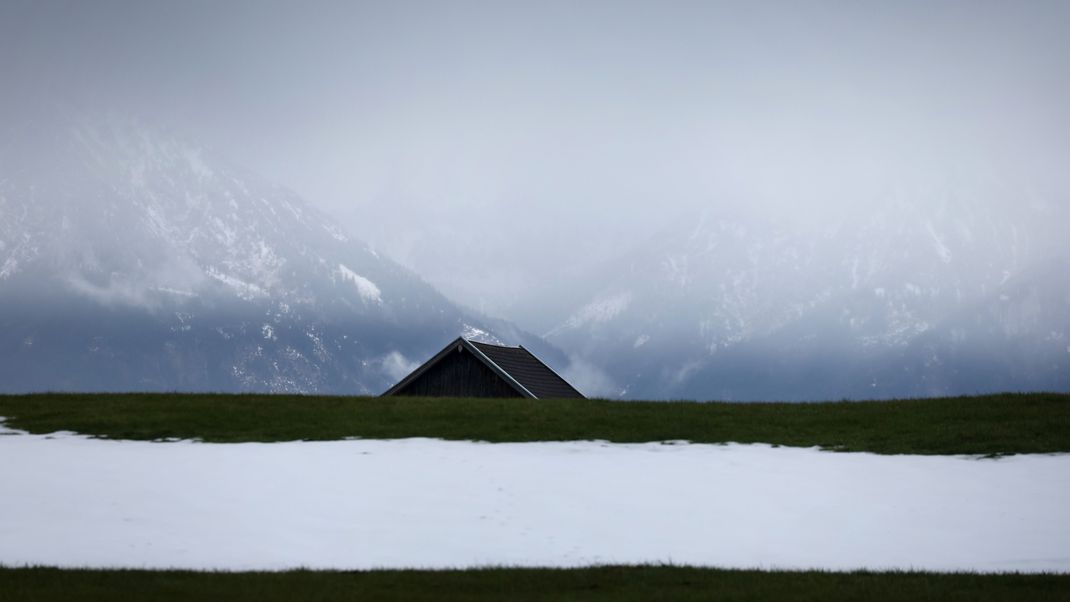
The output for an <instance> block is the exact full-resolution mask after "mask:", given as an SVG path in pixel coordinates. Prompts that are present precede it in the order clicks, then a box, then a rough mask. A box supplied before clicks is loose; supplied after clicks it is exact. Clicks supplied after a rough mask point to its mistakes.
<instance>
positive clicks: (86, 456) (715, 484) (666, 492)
mask: <svg viewBox="0 0 1070 602" xmlns="http://www.w3.org/2000/svg"><path fill="white" fill-rule="evenodd" d="M644 562H672V563H677V564H689V565H707V566H719V567H763V568H799V569H801V568H824V569H853V568H861V567H865V568H872V569H891V568H899V569H909V568H915V569H926V570H939V571H952V570H976V571H1030V572H1032V571H1061V572H1067V571H1070V455H1047V456H1013V457H1008V458H1001V459H998V460H993V459H978V458H972V457H924V456H878V455H872V454H840V453H829V452H821V451H817V450H814V449H795V448H774V447H770V446H767V445H692V444H676V445H667V444H637V445H620V444H607V443H601V442H573V443H518V444H487V443H472V442H446V441H438V440H427V439H408V440H396V441H371V440H354V441H336V442H323V443H308V442H304V443H271V444H258V443H243V444H228V445H223V444H204V443H194V442H188V441H187V442H173V443H148V442H131V441H103V440H93V439H88V438H85V437H81V436H77V435H69V434H61V435H55V436H51V437H46V436H36V435H27V434H18V433H15V432H13V431H6V432H4V436H0V564H2V565H9V566H10V565H24V564H43V565H58V566H89V567H154V568H155V567H184V568H201V569H227V570H242V569H284V568H291V567H312V568H371V567H469V566H481V565H524V566H577V565H587V564H602V563H644Z"/></svg>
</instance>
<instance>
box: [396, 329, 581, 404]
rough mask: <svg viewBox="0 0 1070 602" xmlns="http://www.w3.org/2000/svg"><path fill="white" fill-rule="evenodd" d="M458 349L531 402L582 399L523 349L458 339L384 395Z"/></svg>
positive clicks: (563, 380)
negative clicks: (482, 364) (565, 398)
mask: <svg viewBox="0 0 1070 602" xmlns="http://www.w3.org/2000/svg"><path fill="white" fill-rule="evenodd" d="M461 348H463V349H467V350H468V351H469V352H470V353H471V354H472V355H473V356H475V357H476V358H477V359H479V361H481V362H483V363H484V364H485V365H486V366H487V367H488V368H490V369H491V370H493V371H494V372H495V373H496V374H497V375H498V376H500V377H501V378H502V380H504V381H505V382H506V383H508V384H509V386H511V387H512V388H513V389H515V390H516V391H517V393H519V394H520V395H522V396H524V397H529V398H532V399H550V398H555V397H583V393H580V392H579V391H577V390H576V388H575V387H573V386H572V385H570V384H568V382H567V381H566V380H565V379H563V378H561V376H559V375H558V374H557V373H556V372H554V371H553V369H551V368H550V367H549V366H547V365H546V364H544V363H542V361H540V360H539V358H537V357H535V355H534V354H532V353H531V352H530V351H528V350H527V349H525V348H524V347H523V346H520V347H504V346H501V345H491V344H489V343H481V342H478V341H470V340H468V339H466V338H464V337H458V338H457V339H456V340H454V341H453V342H452V343H450V344H449V345H446V347H445V348H443V349H442V351H439V352H438V353H437V354H435V356H434V357H432V358H431V359H429V360H427V362H425V363H424V364H423V365H422V366H420V367H419V368H417V369H416V370H413V372H412V374H409V375H408V376H406V377H405V378H403V379H401V381H400V382H398V384H396V385H394V386H393V387H390V389H388V390H387V391H386V392H385V393H383V395H384V396H387V395H393V394H395V393H396V392H398V391H400V390H401V389H403V388H405V386H406V385H408V384H409V383H410V382H412V381H414V380H416V378H418V377H419V376H420V375H421V374H423V373H424V372H426V371H427V370H428V368H430V367H432V366H434V365H435V364H437V363H438V362H439V361H441V360H442V358H444V357H446V355H448V354H449V353H450V352H451V351H453V350H455V349H461Z"/></svg>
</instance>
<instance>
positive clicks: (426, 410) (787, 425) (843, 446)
mask: <svg viewBox="0 0 1070 602" xmlns="http://www.w3.org/2000/svg"><path fill="white" fill-rule="evenodd" d="M0 416H5V417H7V425H8V426H10V427H13V428H17V429H22V430H26V431H30V432H33V433H51V432H56V431H61V430H68V431H75V432H78V433H84V434H87V435H93V436H98V437H107V438H115V439H140V440H153V439H164V438H181V439H194V438H196V439H202V440H204V441H212V442H240V441H292V440H333V439H342V438H345V437H364V438H391V439H392V438H405V437H438V438H444V439H462V440H463V439H471V440H482V441H492V442H506V441H566V440H583V439H604V440H608V441H615V442H645V441H665V440H676V439H683V440H689V441H694V442H703V443H719V442H729V441H735V442H743V443H750V442H761V443H771V444H779V445H787V446H803V447H810V446H821V447H824V448H828V449H835V450H843V451H870V452H876V453H882V454H896V453H911V454H1007V453H1045V452H1070V395H1066V394H1005V395H990V396H980V397H955V398H939V399H914V400H898V401H886V402H829V403H810V404H797V403H755V404H732V403H694V402H613V401H605V400H517V399H508V400H505V399H441V398H439V399H429V398H360V397H304V396H286V395H186V394H95V395H89V394H42V395H24V396H0Z"/></svg>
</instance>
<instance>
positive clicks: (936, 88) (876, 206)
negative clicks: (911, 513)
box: [0, 0, 1070, 399]
mask: <svg viewBox="0 0 1070 602" xmlns="http://www.w3.org/2000/svg"><path fill="white" fill-rule="evenodd" d="M1068 28H1070V4H1068V3H1066V2H1058V1H1047V0H1037V1H1035V2H1029V3H1015V2H999V1H995V2H989V1H980V2H977V1H967V0H962V1H960V0H949V1H947V2H940V3H935V4H934V3H931V2H923V1H921V0H903V1H901V2H853V3H846V4H845V3H842V2H826V1H824V0H815V1H813V2H805V3H799V2H786V1H781V0H768V1H765V0H762V1H755V2H738V3H731V2H691V1H689V0H683V1H681V2H674V3H671V4H668V5H667V4H665V3H658V2H653V1H646V0H637V1H631V0H625V1H602V0H592V1H589V2H583V3H576V2H565V1H558V0H547V1H545V2H539V3H513V2H497V3H485V2H472V1H469V0H458V1H455V2H422V1H419V0H396V1H393V2H385V3H375V2H349V1H344V0H311V1H310V2H292V1H290V0H257V1H255V2H254V1H251V0H232V1H229V2H226V3H219V2H209V1H203V0H190V1H189V2H183V3H174V2H165V1H158V0H142V1H137V2H134V1H129V0H108V1H102V2H93V3H89V2H72V1H69V0H35V1H33V2H29V1H23V0H14V1H9V2H4V3H0V85H2V86H3V89H4V93H3V94H0V360H4V362H3V366H0V377H3V382H2V383H0V388H4V387H7V388H8V389H9V390H16V389H17V390H31V389H32V390H43V389H81V388H89V389H94V390H102V389H109V388H116V389H124V390H128V389H145V388H152V389H168V388H175V389H190V390H204V389H220V390H254V389H255V390H279V391H281V390H295V391H323V392H354V393H356V392H371V393H374V392H378V391H380V390H382V389H385V388H386V386H387V385H388V384H390V382H391V381H392V380H393V377H394V376H397V375H400V373H401V372H403V371H404V369H405V368H407V367H410V366H411V365H412V363H413V362H415V361H418V360H421V359H424V358H425V357H427V356H428V355H430V354H431V353H432V352H434V351H435V350H437V348H438V347H439V345H441V344H442V343H443V342H444V341H446V340H449V339H450V338H452V337H454V336H457V335H458V334H462V333H465V332H469V333H476V331H477V330H478V331H484V332H486V333H487V334H486V335H478V336H491V337H498V338H500V339H502V340H505V341H507V342H519V341H527V343H525V344H527V345H529V346H532V347H536V346H539V349H541V350H542V353H541V355H544V356H546V359H548V360H549V361H550V363H551V364H552V365H553V366H554V367H555V368H557V369H559V371H562V372H564V373H565V376H567V377H569V378H570V379H572V380H573V381H574V382H575V383H576V384H577V385H578V386H579V388H580V389H581V390H583V391H584V392H585V393H588V394H596V395H606V396H610V397H618V396H622V397H625V398H640V397H651V398H659V399H660V398H670V397H688V398H699V399H710V398H729V399H755V398H762V399H769V398H780V399H813V398H829V397H832V398H840V397H867V398H868V397H888V396H905V395H923V394H925V395H927V394H943V393H948V394H951V393H975V392H980V391H989V390H997V389H1012V390H1040V389H1058V390H1070V383H1068V382H1067V377H1066V376H1065V375H1066V374H1067V372H1070V370H1068V367H1067V364H1066V361H1067V357H1068V356H1070V349H1068V347H1067V345H1068V344H1070V343H1068V342H1067V338H1068V337H1070V329H1068V326H1067V324H1068V322H1070V318H1068V313H1070V310H1068V309H1067V308H1068V307H1070V303H1068V299H1067V296H1066V295H1067V290H1066V289H1067V286H1068V285H1067V282H1068V281H1070V276H1068V268H1067V265H1068V263H1070V236H1067V235H1066V233H1065V230H1066V224H1067V223H1070V170H1067V165H1070V111H1068V110H1067V107H1070V36H1067V35H1066V31H1067V29H1068ZM55 107H64V108H63V109H61V110H54V109H55ZM103 115H112V116H114V117H112V118H110V119H104V118H102V117H101V116H103ZM137 124H141V125H137ZM466 308H474V309H472V310H469V309H466ZM484 316H494V317H495V318H494V319H492V318H488V317H484ZM503 320H504V321H503ZM514 325H515V326H514ZM525 331H526V332H534V333H538V335H545V336H544V337H542V338H539V337H534V336H533V335H526V334H524V332H525Z"/></svg>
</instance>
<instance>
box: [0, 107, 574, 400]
mask: <svg viewBox="0 0 1070 602" xmlns="http://www.w3.org/2000/svg"><path fill="white" fill-rule="evenodd" d="M6 130H7V131H5V132H4V134H5V136H4V137H3V140H4V145H3V147H2V148H0V166H2V167H0V170H2V173H0V390H3V391H36V390H176V389H177V390H216V391H293V392H321V393H353V394H358V393H359V394H374V393H378V392H380V391H382V390H384V389H385V388H386V387H387V386H389V384H391V383H392V382H393V381H394V380H395V379H396V378H398V377H400V376H402V375H403V374H404V373H405V372H406V371H407V370H408V369H410V368H411V367H413V364H414V362H417V361H420V360H422V359H424V358H425V357H427V356H429V355H430V354H431V353H433V352H434V351H437V350H438V348H439V347H440V346H441V345H442V344H444V343H445V342H446V341H448V340H449V339H451V338H453V337H455V336H457V335H458V334H461V333H468V334H470V335H473V336H477V337H483V338H489V339H491V340H494V339H502V340H506V341H507V342H510V343H517V342H525V343H526V344H528V345H533V346H534V347H535V348H536V349H538V350H539V351H541V352H542V353H543V354H544V355H547V356H548V357H547V359H548V360H549V361H550V362H551V363H555V362H556V363H558V365H559V366H560V361H561V355H560V354H559V353H555V352H554V351H553V350H552V349H549V348H548V346H546V345H545V344H541V342H540V341H537V340H532V337H529V336H528V335H525V334H524V333H522V332H519V331H518V330H516V329H515V328H513V327H511V326H510V325H508V324H506V323H503V322H500V321H493V320H488V319H486V318H483V317H480V316H473V315H471V314H470V313H469V312H467V311H465V310H464V309H463V308H460V307H457V306H456V305H454V304H453V303H451V302H450V301H449V300H447V299H446V298H444V297H443V296H442V295H441V294H439V293H438V292H437V291H435V290H434V289H433V288H432V287H431V286H429V285H427V284H426V283H425V282H423V281H422V280H421V279H420V278H419V277H417V276H416V275H414V274H412V273H411V272H409V271H408V270H406V269H404V268H402V267H400V266H399V265H397V264H396V263H394V262H392V261H390V260H389V259H387V258H384V257H381V256H379V255H378V254H377V253H376V252H375V250H373V249H371V248H369V247H368V246H367V245H365V244H363V243H361V242H360V241H356V240H352V239H350V238H349V237H347V236H346V234H345V233H344V232H342V231H341V230H340V229H338V228H337V227H335V226H334V224H333V223H332V222H331V221H330V219H329V218H327V217H326V216H324V215H322V214H320V213H319V212H317V211H316V210H314V209H313V208H311V207H310V206H308V205H307V204H306V203H305V202H303V201H302V200H301V199H300V198H299V197H297V195H295V194H294V193H292V192H290V191H288V190H286V189H283V188H280V187H277V186H274V185H272V184H270V183H267V182H265V181H264V180H263V179H262V178H260V177H258V176H257V175H255V174H252V173H250V172H248V171H246V170H244V169H242V168H240V167H238V166H236V165H233V164H230V163H229V162H227V161H226V160H224V159H222V158H219V157H216V156H213V155H211V154H210V153H209V152H207V151H204V150H203V149H200V148H198V147H197V146H194V145H190V144H187V143H185V142H183V141H181V140H180V139H178V138H177V137H174V136H169V135H166V134H163V133H161V132H160V131H158V130H153V129H151V128H148V127H143V126H140V125H138V124H136V123H134V122H131V121H129V120H124V119H118V118H106V119H102V118H96V117H93V118H84V117H79V118H77V119H67V118H63V119H56V118H55V116H53V115H49V116H48V118H47V119H41V118H36V119H35V118H27V119H24V120H22V121H19V122H14V121H13V122H12V123H10V124H8V125H7V126H6Z"/></svg>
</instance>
